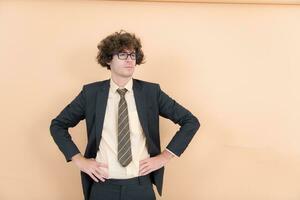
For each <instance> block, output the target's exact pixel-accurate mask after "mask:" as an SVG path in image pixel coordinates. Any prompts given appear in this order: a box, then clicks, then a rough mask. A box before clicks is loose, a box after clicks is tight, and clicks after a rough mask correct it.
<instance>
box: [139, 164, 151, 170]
mask: <svg viewBox="0 0 300 200" xmlns="http://www.w3.org/2000/svg"><path fill="white" fill-rule="evenodd" d="M148 166H150V163H142V164H141V165H140V166H139V169H140V170H142V169H144V168H145V167H148Z"/></svg>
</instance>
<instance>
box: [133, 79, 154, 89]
mask: <svg viewBox="0 0 300 200" xmlns="http://www.w3.org/2000/svg"><path fill="white" fill-rule="evenodd" d="M133 81H134V82H136V83H137V84H139V85H141V86H143V88H158V87H159V84H158V83H155V82H150V81H145V80H140V79H133Z"/></svg>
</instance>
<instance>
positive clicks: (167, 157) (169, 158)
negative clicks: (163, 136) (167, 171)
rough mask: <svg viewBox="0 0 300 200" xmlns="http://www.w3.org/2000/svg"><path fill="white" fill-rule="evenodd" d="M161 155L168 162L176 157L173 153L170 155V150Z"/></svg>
mask: <svg viewBox="0 0 300 200" xmlns="http://www.w3.org/2000/svg"><path fill="white" fill-rule="evenodd" d="M161 154H162V156H163V157H164V158H165V159H166V160H168V161H169V160H171V158H173V157H174V155H173V154H172V153H170V152H169V151H168V150H164V151H163V152H162V153H161Z"/></svg>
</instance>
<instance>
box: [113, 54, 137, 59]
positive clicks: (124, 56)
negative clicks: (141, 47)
mask: <svg viewBox="0 0 300 200" xmlns="http://www.w3.org/2000/svg"><path fill="white" fill-rule="evenodd" d="M115 54H117V55H118V58H119V59H120V60H127V58H128V56H130V58H131V59H132V60H135V59H136V53H135V52H131V53H126V52H118V53H115Z"/></svg>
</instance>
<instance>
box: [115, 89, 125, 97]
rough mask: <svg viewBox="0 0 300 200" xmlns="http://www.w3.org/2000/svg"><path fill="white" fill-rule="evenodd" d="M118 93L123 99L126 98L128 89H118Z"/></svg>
mask: <svg viewBox="0 0 300 200" xmlns="http://www.w3.org/2000/svg"><path fill="white" fill-rule="evenodd" d="M117 92H118V93H119V94H120V95H121V97H124V95H125V93H126V92H127V89H126V88H123V89H120V88H119V89H117Z"/></svg>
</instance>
